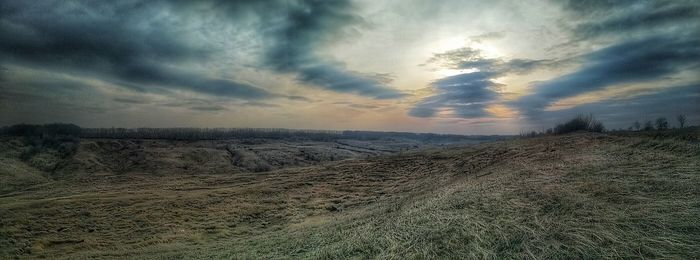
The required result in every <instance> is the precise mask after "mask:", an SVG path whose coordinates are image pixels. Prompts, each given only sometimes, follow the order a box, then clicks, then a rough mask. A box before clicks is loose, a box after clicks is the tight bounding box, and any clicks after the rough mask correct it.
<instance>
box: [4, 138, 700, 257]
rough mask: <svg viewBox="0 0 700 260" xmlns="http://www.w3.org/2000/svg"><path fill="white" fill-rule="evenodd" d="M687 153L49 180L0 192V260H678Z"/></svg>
mask: <svg viewBox="0 0 700 260" xmlns="http://www.w3.org/2000/svg"><path fill="white" fill-rule="evenodd" d="M696 136H697V135H696ZM695 140H697V139H695ZM698 149H700V146H699V144H698V142H697V141H693V140H688V139H677V138H673V136H670V137H664V138H649V137H646V136H639V135H625V136H612V135H604V134H574V135H564V136H553V137H541V138H532V139H523V140H511V141H503V142H496V143H489V144H480V145H475V146H471V147H464V148H451V149H442V150H432V151H424V152H409V153H403V154H399V155H394V156H384V157H378V158H372V159H367V160H352V161H344V162H339V163H333V164H329V165H325V166H314V167H306V168H292V169H287V170H281V171H274V172H268V173H256V174H252V173H250V174H242V173H239V174H234V175H221V174H218V175H206V174H204V175H203V174H199V175H194V176H193V175H187V174H173V175H171V176H155V177H154V176H149V175H147V174H141V175H136V174H131V175H104V176H99V177H97V176H81V177H75V178H74V179H70V180H54V181H52V182H50V183H49V184H50V185H47V184H44V186H42V189H34V190H33V189H30V190H26V191H16V192H12V193H4V194H3V195H0V219H2V220H0V223H1V224H2V225H1V226H0V248H1V249H0V257H2V258H9V257H13V256H20V257H30V258H34V257H48V258H110V257H116V258H127V257H131V258H182V257H184V258H236V259H260V258H264V259H283V258H294V259H297V258H312V259H339V258H341V259H346V258H360V259H364V258H383V259H405V258H411V259H413V258H418V259H423V258H450V259H513V258H528V259H600V258H634V259H638V258H665V259H689V258H694V257H696V256H697V255H700V220H699V219H700V218H698V216H700V158H699V157H698V156H697V151H698Z"/></svg>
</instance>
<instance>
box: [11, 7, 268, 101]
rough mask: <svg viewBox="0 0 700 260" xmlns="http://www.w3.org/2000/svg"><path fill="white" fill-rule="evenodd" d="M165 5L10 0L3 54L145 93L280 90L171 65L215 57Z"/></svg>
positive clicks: (257, 94) (247, 94) (244, 94)
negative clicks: (190, 38) (182, 32)
mask: <svg viewBox="0 0 700 260" xmlns="http://www.w3.org/2000/svg"><path fill="white" fill-rule="evenodd" d="M164 5H165V3H158V2H153V3H151V4H145V3H141V2H135V1H128V2H91V1H71V2H68V3H66V2H63V1H41V2H25V1H5V2H3V4H2V6H3V7H2V9H0V15H1V16H2V18H0V19H1V20H0V54H2V55H3V57H5V60H6V62H7V61H9V62H10V63H14V64H19V65H21V66H29V67H33V68H37V69H48V70H57V71H62V72H66V73H72V74H80V75H84V76H92V77H98V78H100V79H102V80H105V81H109V82H113V83H115V84H117V85H120V86H123V87H127V88H131V89H135V90H139V91H162V90H164V89H165V90H167V89H182V90H188V91H194V92H199V93H203V94H210V95H215V96H229V97H235V98H246V99H260V98H269V97H272V96H273V95H272V94H270V93H269V92H268V91H266V90H264V89H261V88H258V87H255V86H252V85H250V84H246V83H241V82H236V81H233V80H230V79H222V78H211V77H207V76H205V75H201V74H197V73H193V72H188V71H184V70H182V69H177V68H176V67H175V66H172V65H171V64H176V63H185V62H191V61H201V60H205V59H207V58H208V56H209V55H211V51H209V50H207V49H206V48H205V46H196V45H194V44H192V43H190V42H187V41H186V40H184V39H181V38H179V37H178V33H177V31H176V30H177V29H176V28H174V27H172V26H171V24H169V23H168V22H169V20H168V19H167V18H161V19H158V18H152V17H153V16H156V17H157V16H166V15H165V14H164V13H163V11H162V9H161V8H167V6H164Z"/></svg>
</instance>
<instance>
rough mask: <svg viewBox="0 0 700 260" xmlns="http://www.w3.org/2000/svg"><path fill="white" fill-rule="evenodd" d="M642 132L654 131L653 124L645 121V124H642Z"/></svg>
mask: <svg viewBox="0 0 700 260" xmlns="http://www.w3.org/2000/svg"><path fill="white" fill-rule="evenodd" d="M642 130H644V131H652V130H654V123H652V122H651V120H649V121H647V122H646V123H644V128H643V129H642Z"/></svg>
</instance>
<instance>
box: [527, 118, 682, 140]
mask: <svg viewBox="0 0 700 260" xmlns="http://www.w3.org/2000/svg"><path fill="white" fill-rule="evenodd" d="M676 120H677V122H678V126H679V128H686V127H688V125H687V117H686V116H685V115H682V114H681V115H678V116H676ZM669 125H670V124H669V122H668V120H667V119H666V117H659V118H657V119H656V120H654V121H652V120H649V121H646V122H645V123H644V124H641V123H640V122H639V121H635V122H634V123H632V125H631V126H630V127H628V128H627V131H656V130H661V131H663V130H667V129H669V128H670V127H669ZM577 131H586V132H597V133H602V132H618V131H625V129H617V130H615V129H611V130H606V129H605V126H604V125H603V123H602V122H600V121H598V120H596V119H595V118H594V117H593V115H591V114H589V115H578V116H576V117H575V118H573V119H571V120H569V121H567V122H565V123H561V124H557V125H556V126H554V127H552V128H548V129H546V130H543V131H540V132H537V131H531V132H524V131H521V132H520V136H522V137H533V136H540V135H560V134H566V133H572V132H577Z"/></svg>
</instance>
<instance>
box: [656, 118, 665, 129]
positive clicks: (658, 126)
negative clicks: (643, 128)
mask: <svg viewBox="0 0 700 260" xmlns="http://www.w3.org/2000/svg"><path fill="white" fill-rule="evenodd" d="M656 129H658V130H666V129H668V120H666V118H665V117H659V118H657V119H656Z"/></svg>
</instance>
